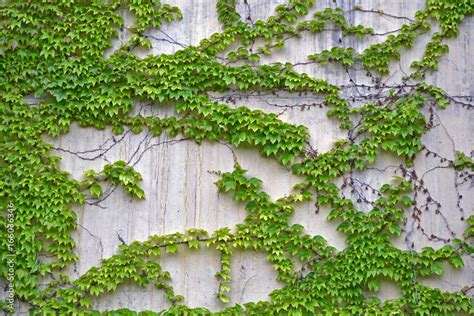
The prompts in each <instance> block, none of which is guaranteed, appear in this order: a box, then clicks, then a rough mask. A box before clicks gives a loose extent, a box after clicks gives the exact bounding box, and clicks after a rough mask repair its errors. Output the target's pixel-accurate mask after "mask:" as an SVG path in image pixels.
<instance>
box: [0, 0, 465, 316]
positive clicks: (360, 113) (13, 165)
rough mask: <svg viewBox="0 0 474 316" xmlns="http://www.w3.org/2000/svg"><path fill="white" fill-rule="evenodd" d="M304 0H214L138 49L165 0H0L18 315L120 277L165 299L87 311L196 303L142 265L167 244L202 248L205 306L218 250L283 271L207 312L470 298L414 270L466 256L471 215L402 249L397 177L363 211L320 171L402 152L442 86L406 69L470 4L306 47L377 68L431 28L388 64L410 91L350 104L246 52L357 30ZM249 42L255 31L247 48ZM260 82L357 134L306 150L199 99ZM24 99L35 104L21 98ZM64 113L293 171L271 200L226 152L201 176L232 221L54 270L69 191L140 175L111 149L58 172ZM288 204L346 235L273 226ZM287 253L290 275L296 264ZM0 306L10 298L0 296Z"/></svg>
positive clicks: (320, 83)
mask: <svg viewBox="0 0 474 316" xmlns="http://www.w3.org/2000/svg"><path fill="white" fill-rule="evenodd" d="M314 3H315V1H314V0H290V1H288V3H285V4H282V5H278V6H277V7H276V9H275V14H274V15H273V16H270V17H269V18H268V19H266V20H258V21H252V23H247V22H244V21H241V17H240V15H239V13H238V12H237V11H236V8H235V7H236V1H235V0H218V1H217V5H216V10H217V13H218V19H219V21H220V22H221V23H222V25H223V30H222V31H221V32H219V33H215V34H213V35H211V36H210V37H209V38H206V39H203V40H202V41H201V42H200V43H199V44H198V45H196V46H189V47H186V48H183V49H181V50H179V51H177V52H176V53H174V54H161V55H147V56H146V57H144V58H139V57H138V56H137V55H136V54H135V52H136V49H145V50H147V49H150V48H152V46H153V44H152V42H151V40H150V36H149V35H147V33H146V32H147V31H149V30H150V29H159V28H160V27H161V26H162V25H163V24H164V23H171V22H173V21H176V20H179V19H181V18H182V14H181V11H180V9H179V8H177V7H175V6H172V5H169V4H163V3H161V2H160V1H159V0H113V1H100V0H81V1H79V0H77V1H70V0H57V1H40V0H31V1H23V0H8V1H2V2H1V4H0V19H1V22H0V25H1V27H0V91H1V93H0V188H1V190H0V209H1V211H0V228H1V229H0V253H1V254H2V255H1V256H0V257H1V260H2V262H3V260H5V258H6V254H8V253H9V247H8V244H7V240H8V238H7V229H6V227H7V225H8V218H7V213H6V209H7V207H8V205H14V208H15V220H14V228H15V238H16V239H15V247H14V249H15V253H14V254H15V275H14V287H15V298H16V299H18V300H20V301H22V302H24V303H26V304H28V306H29V307H30V313H31V314H33V315H36V314H37V315H99V314H101V313H100V312H99V311H95V310H93V299H95V298H96V297H99V296H101V295H103V294H105V293H111V292H114V291H115V290H116V289H117V288H118V286H119V285H120V284H122V283H124V282H126V281H132V282H134V283H136V284H137V285H139V286H146V285H148V284H152V285H153V286H155V287H156V288H158V289H162V290H163V291H164V292H165V294H166V298H167V300H168V301H169V302H170V304H171V307H170V308H169V309H168V310H163V311H160V312H151V311H150V312H140V313H137V312H133V311H130V310H128V309H120V310H116V311H106V312H103V314H105V315H157V314H160V315H209V314H211V312H210V311H208V310H207V309H205V308H189V307H187V306H185V305H183V301H184V297H182V296H180V295H177V294H176V293H175V292H174V289H173V287H172V286H171V284H170V282H169V281H170V278H171V276H170V274H169V272H167V271H163V270H162V268H161V266H160V264H159V259H160V258H161V255H162V254H164V253H166V255H173V254H175V253H177V252H178V251H180V250H181V248H183V247H187V248H189V249H195V250H198V249H200V248H201V247H208V248H214V249H216V250H217V251H218V252H219V254H220V262H221V265H220V271H219V272H217V273H216V278H217V279H218V281H219V283H220V285H219V288H218V289H217V292H216V297H217V298H218V299H219V300H220V301H221V302H222V303H228V302H229V292H230V291H231V288H230V282H231V277H230V276H231V269H232V267H231V258H232V255H233V253H234V251H235V250H252V251H258V252H262V253H264V254H265V255H266V257H267V259H268V260H269V262H271V263H272V265H273V268H274V269H275V270H276V271H277V273H278V277H277V279H278V281H280V282H282V283H283V284H284V286H283V288H281V289H279V290H275V291H274V292H272V294H271V299H270V300H269V301H261V302H251V303H247V304H244V305H243V306H241V305H235V306H231V307H227V308H225V309H223V310H222V311H219V312H215V313H212V314H216V315H242V314H249V315H268V314H285V315H286V314H291V315H313V314H330V315H331V314H342V315H352V314H381V315H388V314H390V315H391V314H410V315H411V314H415V315H451V314H454V313H458V312H465V313H469V312H471V313H472V302H471V300H470V299H469V298H468V296H467V295H465V293H464V292H454V293H451V292H442V291H441V290H439V289H435V288H430V287H427V286H425V285H423V284H422V283H421V282H420V280H419V277H429V276H439V275H441V274H442V273H443V265H442V263H443V262H444V261H447V262H449V263H450V264H451V265H452V266H454V267H455V268H462V267H463V261H462V257H461V255H463V254H466V253H471V254H472V253H473V251H472V249H473V247H472V245H471V240H470V239H472V236H473V225H474V221H473V219H472V216H471V217H469V218H468V219H467V224H468V225H469V227H468V228H467V229H466V231H465V234H464V237H465V239H455V240H454V241H453V243H452V244H450V245H447V246H445V247H443V248H441V249H438V250H434V249H432V248H424V249H423V250H422V251H421V252H416V251H414V250H410V251H402V250H400V249H398V248H396V247H394V246H393V245H392V243H391V239H390V237H392V236H398V235H400V233H401V227H400V226H401V223H402V222H403V220H404V219H405V210H406V209H408V208H410V207H412V206H413V200H412V198H411V197H410V191H411V190H412V185H411V184H410V182H409V181H408V179H407V178H405V177H398V178H396V179H394V183H393V184H385V185H384V186H382V187H381V189H380V196H379V198H378V199H377V200H376V201H375V206H374V207H373V209H372V210H371V211H370V212H368V213H364V212H361V211H359V210H357V209H356V207H355V205H354V203H353V202H352V201H351V200H350V199H347V198H345V197H344V196H342V195H341V190H340V188H339V187H338V186H337V185H336V181H337V179H338V178H339V177H341V176H342V175H344V174H345V173H347V172H350V171H352V170H354V169H357V170H363V169H365V168H366V167H367V166H368V165H369V164H371V163H373V162H374V161H375V160H376V159H377V156H378V155H379V154H380V152H390V153H393V154H394V155H396V156H399V157H402V158H404V159H405V165H408V166H410V165H412V164H413V159H414V158H415V156H416V155H417V154H418V153H419V152H420V151H421V150H422V148H423V145H422V143H421V138H422V136H423V135H424V133H425V132H426V130H427V125H428V119H427V118H426V117H425V115H424V114H423V113H424V112H423V111H422V108H423V107H426V104H427V103H429V102H430V99H434V101H435V102H436V103H437V104H438V106H439V107H440V108H445V107H446V106H447V105H448V103H449V99H448V98H447V95H446V93H445V92H444V91H443V90H441V89H440V88H438V87H436V86H433V85H429V84H427V83H425V82H423V81H421V80H422V79H423V78H424V75H425V73H426V72H427V71H435V70H437V66H438V62H439V59H440V57H441V56H443V55H445V54H447V53H448V50H449V49H448V46H447V44H446V43H445V39H447V38H450V37H454V36H457V35H458V27H459V24H460V23H461V21H463V19H464V18H465V17H466V16H468V15H472V13H473V3H472V1H469V0H463V1H457V2H453V1H449V0H439V1H438V0H437V1H431V0H427V1H426V8H425V10H423V11H418V12H417V13H416V17H415V20H414V21H412V22H410V23H407V24H405V25H403V26H402V27H401V29H400V31H399V32H398V34H396V35H388V37H387V38H386V39H385V40H384V41H382V42H380V43H377V44H373V45H371V46H369V47H368V48H366V49H365V50H364V51H362V52H361V53H357V52H356V50H355V49H353V48H351V47H335V48H332V49H329V50H324V51H322V52H320V53H315V54H312V55H310V56H308V60H309V61H308V62H312V63H315V62H316V63H321V64H324V63H327V62H336V63H340V64H341V65H342V66H344V67H345V68H349V67H352V66H354V65H362V66H363V67H364V68H365V69H366V70H368V71H376V72H377V73H378V74H377V76H383V75H387V74H389V69H390V68H389V67H390V63H391V62H392V61H393V60H396V59H399V58H400V53H401V51H402V49H404V48H409V47H411V46H413V44H414V41H415V40H416V39H417V37H418V36H419V35H420V34H422V33H423V32H427V31H428V30H430V29H431V23H432V20H433V19H434V20H436V21H437V22H438V23H439V24H440V27H441V31H440V32H437V33H434V34H433V35H432V37H431V40H430V41H429V43H428V44H427V46H426V48H425V51H424V55H423V57H422V59H421V60H419V61H414V62H413V63H412V64H411V66H412V68H413V69H414V72H413V73H411V74H408V75H407V76H406V78H404V81H405V82H406V81H408V80H413V81H415V84H414V85H412V86H411V87H412V89H408V90H405V89H404V87H401V88H400V89H397V91H392V92H391V94H390V96H389V98H387V99H386V102H383V103H382V102H378V103H366V104H363V105H360V106H355V105H354V104H352V103H351V101H350V100H349V99H344V98H343V97H341V96H340V95H341V93H340V92H341V91H340V88H339V87H338V86H336V85H333V84H330V83H329V82H328V81H326V80H323V79H318V78H313V77H311V76H309V75H308V74H305V73H299V72H296V71H295V70H294V69H293V67H294V66H293V65H292V64H290V63H285V64H283V63H274V64H271V65H263V64H259V60H260V58H261V56H262V55H269V54H272V53H273V51H274V50H277V49H281V48H282V47H284V46H285V43H286V41H287V40H288V39H289V38H292V37H299V36H300V35H301V33H303V32H310V33H319V32H322V31H324V30H327V29H329V28H330V27H336V28H337V29H340V31H341V32H342V35H343V36H355V37H358V38H360V37H366V36H371V35H375V33H374V30H373V29H371V28H367V27H364V26H362V25H351V24H350V23H348V21H347V20H346V18H345V15H344V11H343V10H341V9H339V8H335V9H332V8H328V9H324V10H322V11H315V13H314V15H313V18H310V19H306V20H305V21H300V19H301V18H302V17H304V16H306V15H308V13H309V12H310V10H312V9H313V8H314ZM119 10H128V11H129V13H130V14H132V15H133V17H134V21H135V23H134V25H132V26H128V27H127V29H128V31H130V32H131V34H132V36H131V39H130V40H129V41H128V42H127V43H125V44H123V45H122V46H121V47H120V48H119V49H117V50H116V51H114V52H113V53H112V54H111V55H110V57H108V58H105V57H104V53H105V52H106V51H107V50H108V49H110V48H111V40H112V39H114V38H117V36H118V34H117V33H118V32H117V31H118V30H119V29H124V28H125V25H124V23H123V21H122V19H121V17H120V14H119ZM357 10H362V9H361V8H359V7H358V8H357ZM378 14H381V15H383V14H384V13H383V12H381V11H380V12H378ZM257 44H259V45H260V44H261V46H256V48H255V49H252V46H253V45H257ZM221 56H226V58H227V60H228V63H227V64H224V63H222V62H221V61H222V59H221ZM234 63H235V64H236V65H237V64H238V65H239V66H233V64H234ZM377 78H378V79H380V77H377ZM278 90H285V91H289V92H295V93H311V94H318V95H320V96H321V97H322V98H323V99H324V105H325V106H327V107H329V111H328V116H329V117H332V118H335V119H336V120H337V121H338V122H339V124H340V128H341V129H346V130H349V131H350V132H351V133H352V135H357V136H355V137H354V138H353V139H350V140H348V141H338V142H337V143H336V144H335V145H334V146H333V148H331V149H330V150H329V151H327V152H325V153H322V154H319V155H318V154H308V148H307V145H306V144H307V141H308V138H309V133H308V129H307V127H305V126H301V125H299V126H298V125H294V124H289V123H285V122H283V121H281V120H280V119H279V117H278V115H276V114H268V113H264V112H262V111H260V110H250V109H248V108H246V107H243V106H242V107H231V106H229V105H227V104H223V103H219V102H215V101H213V100H212V99H211V97H210V92H217V93H223V92H226V91H239V92H242V93H245V92H250V91H258V92H262V91H264V92H274V91H278ZM32 96H34V97H35V98H36V100H37V101H38V102H37V104H34V105H31V104H27V102H26V99H27V98H30V97H32ZM136 101H147V102H153V104H154V106H158V107H159V106H161V105H163V104H171V105H172V106H174V108H175V116H172V117H167V118H160V117H158V116H149V117H143V116H140V115H135V116H133V115H132V113H133V112H132V110H133V108H134V102H136ZM74 122H76V123H78V124H79V125H80V126H83V127H94V128H97V129H104V128H105V127H108V126H111V127H112V131H113V133H115V134H117V135H120V134H123V133H124V132H125V130H126V129H128V130H130V131H131V132H132V133H140V132H142V131H143V130H147V131H149V132H150V135H152V136H153V137H158V136H159V135H161V134H162V133H167V134H168V135H170V136H171V137H174V136H176V135H178V134H180V135H183V136H185V137H187V138H190V139H193V140H194V141H196V142H197V143H201V142H202V141H203V140H208V141H214V142H217V141H226V142H228V143H229V144H231V145H232V146H234V147H240V146H250V147H252V148H255V149H258V150H259V151H260V153H261V154H262V156H265V157H270V158H273V159H275V160H276V161H278V162H279V163H280V164H282V165H284V166H287V167H288V168H290V169H291V171H292V172H293V173H294V174H295V175H298V176H301V177H302V180H301V182H300V183H298V184H297V185H295V187H294V189H295V190H294V193H292V194H290V195H288V196H285V197H284V198H282V199H280V200H278V201H272V200H271V198H270V196H269V195H268V194H267V193H266V192H264V191H262V189H261V187H262V181H261V180H259V179H257V178H253V177H248V176H247V174H246V171H245V170H243V169H242V168H241V167H240V166H239V164H238V163H236V164H235V168H234V170H233V171H232V172H227V173H219V176H220V179H219V180H218V181H217V182H216V185H217V188H218V190H220V191H222V192H226V193H229V194H232V196H233V198H234V200H235V201H236V202H239V203H243V204H244V205H245V209H246V211H247V217H246V218H245V220H244V222H242V223H240V224H238V225H237V226H236V227H235V228H222V229H219V230H217V231H214V232H206V231H204V230H200V229H191V230H188V231H187V232H185V233H174V234H169V235H156V236H150V237H149V238H148V240H146V241H144V242H137V241H135V242H132V243H130V244H124V245H122V246H120V248H119V251H118V253H116V254H115V255H113V256H112V257H110V258H108V259H104V260H102V261H101V264H100V265H99V266H96V267H93V268H91V269H89V270H88V271H87V272H86V273H84V274H83V275H81V276H80V277H79V278H78V279H76V280H74V281H72V280H70V279H69V277H68V276H67V275H66V274H65V271H66V270H65V269H66V268H67V267H68V266H69V265H70V264H72V263H73V262H75V261H76V260H77V255H76V254H75V252H74V250H75V243H74V240H73V239H72V237H71V234H72V232H73V231H74V230H75V229H76V226H77V218H76V213H75V212H74V211H73V208H74V206H75V205H77V204H81V203H84V202H85V199H86V198H88V199H101V198H103V197H104V194H105V193H104V189H103V185H104V183H110V184H111V185H112V186H114V187H116V186H123V188H124V190H125V191H126V192H127V193H129V194H130V195H131V196H133V197H136V198H138V199H143V198H144V197H145V192H144V191H143V190H142V189H141V188H140V181H141V180H142V178H141V175H140V174H139V173H138V172H137V171H135V170H134V168H133V167H132V166H130V165H128V164H127V163H125V162H124V161H117V162H115V163H112V164H108V165H106V166H104V168H103V169H102V170H101V171H94V170H87V171H85V173H84V179H83V180H81V181H76V180H74V179H72V178H71V177H70V175H69V174H68V173H66V172H64V171H62V170H61V169H60V167H59V160H60V158H59V157H57V156H55V155H53V153H52V151H51V150H52V147H51V145H49V144H48V143H47V142H45V141H44V136H50V137H57V136H60V135H64V134H66V133H67V132H68V131H69V128H70V125H71V124H72V123H74ZM473 166H474V165H473V162H472V159H471V158H470V157H468V156H466V155H465V154H463V153H461V152H457V154H456V160H455V161H454V162H452V164H451V166H450V167H452V168H454V169H456V170H458V171H461V170H464V169H470V170H474V167H473ZM304 201H312V202H314V203H315V204H316V206H317V207H321V206H328V207H329V208H330V212H329V214H328V219H330V220H337V221H339V226H338V230H339V231H340V232H342V233H344V234H345V235H346V236H347V239H346V241H347V244H348V247H347V248H346V249H344V250H342V251H337V250H336V249H335V248H334V247H332V246H330V245H328V244H327V242H326V240H325V239H324V238H323V237H321V236H319V235H315V236H312V235H308V234H305V233H304V227H303V226H301V225H299V224H293V225H291V224H290V219H291V216H292V214H293V213H294V207H295V205H297V204H298V203H302V202H304ZM4 254H5V255H4ZM45 257H48V258H49V259H48V260H47V261H46V260H44V259H43V258H45ZM301 265H302V266H304V267H307V270H309V273H308V274H303V273H302V272H301V270H300V269H298V268H297V267H298V266H301ZM7 276H8V267H7V266H6V265H3V264H2V265H1V266H0V277H1V278H2V279H6V278H7ZM383 280H390V281H392V282H394V283H395V284H397V285H398V286H399V288H400V289H401V292H402V296H401V297H399V298H397V299H390V300H386V301H384V302H382V301H381V300H380V299H379V298H377V293H378V291H379V289H380V286H381V281H383ZM40 283H41V286H40ZM367 292H370V295H367V294H366V293H367ZM0 307H2V308H3V309H4V310H6V311H10V312H11V310H9V307H8V304H7V303H6V301H3V302H0Z"/></svg>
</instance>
